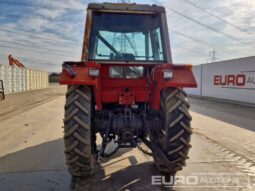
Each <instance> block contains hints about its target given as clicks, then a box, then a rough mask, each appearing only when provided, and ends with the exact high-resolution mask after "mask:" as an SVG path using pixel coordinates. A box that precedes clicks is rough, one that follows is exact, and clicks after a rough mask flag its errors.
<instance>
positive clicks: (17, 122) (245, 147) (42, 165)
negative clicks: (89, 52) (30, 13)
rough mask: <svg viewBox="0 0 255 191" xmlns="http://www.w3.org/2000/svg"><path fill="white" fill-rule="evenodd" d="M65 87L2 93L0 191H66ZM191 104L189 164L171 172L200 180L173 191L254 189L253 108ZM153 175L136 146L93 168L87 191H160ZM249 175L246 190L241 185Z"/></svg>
mask: <svg viewBox="0 0 255 191" xmlns="http://www.w3.org/2000/svg"><path fill="white" fill-rule="evenodd" d="M64 92H65V87H59V86H52V87H51V88H49V89H46V90H39V91H32V92H30V93H29V92H24V93H19V94H13V95H7V99H6V101H5V102H2V103H0V130H1V134H0V140H1V142H0V143H1V144H0V191H69V190H70V189H69V186H70V176H69V174H68V172H67V168H66V165H65V159H64V154H63V150H64V147H63V140H62V137H63V129H62V128H61V127H62V126H63V124H62V123H63V122H62V119H63V105H64V101H65V98H64ZM190 101H191V105H192V107H191V114H192V116H193V121H192V126H193V131H194V134H193V136H192V145H193V147H192V149H191V151H190V159H189V160H188V161H187V166H186V167H185V168H184V170H183V171H181V172H179V173H178V174H177V176H183V175H184V176H186V177H190V176H194V175H195V176H197V177H200V178H201V177H202V178H203V179H200V180H204V181H201V182H199V184H198V185H196V186H194V185H193V186H192V187H179V186H176V187H175V190H176V191H182V190H188V191H190V190H191V191H200V190H201V191H202V190H205V191H207V190H209V191H214V190H217V191H220V190H224V191H225V190H238V191H239V190H240V191H241V190H250V191H252V190H255V186H254V185H252V184H253V183H254V182H253V181H254V176H255V145H254V140H255V108H249V107H245V106H237V105H233V104H227V103H220V102H216V101H209V100H200V99H196V98H191V99H190ZM110 149H112V148H110ZM198 173H199V174H198ZM216 173H221V174H220V175H222V173H231V174H225V176H228V177H229V176H230V177H232V178H236V180H237V179H238V180H239V181H240V182H239V183H238V182H235V183H233V184H231V186H235V187H222V184H212V183H210V182H208V181H209V180H211V179H209V178H212V177H218V176H219V174H216ZM237 173H241V174H237ZM152 175H159V174H158V173H157V171H156V168H155V166H154V165H153V163H152V159H151V158H150V157H149V156H147V155H144V154H143V153H141V152H140V151H138V150H137V149H131V150H127V151H124V150H121V151H120V152H119V153H117V154H116V155H115V156H113V157H112V158H111V159H104V160H103V162H102V164H101V166H98V167H97V168H96V175H95V176H94V178H93V179H91V180H90V189H89V190H92V191H117V190H120V191H128V190H130V191H145V190H146V191H147V190H148V191H154V190H161V188H160V187H158V186H153V185H151V176H152ZM180 178H181V177H180ZM206 178H207V179H206ZM248 179H249V180H250V187H247V184H248V183H247V181H248ZM206 180H207V182H206ZM212 185H213V186H218V187H212ZM229 185H230V184H229ZM189 186H190V185H189ZM205 186H207V187H205ZM208 186H210V187H208ZM238 186H239V187H238ZM84 191H85V190H84Z"/></svg>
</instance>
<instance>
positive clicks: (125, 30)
mask: <svg viewBox="0 0 255 191" xmlns="http://www.w3.org/2000/svg"><path fill="white" fill-rule="evenodd" d="M191 68H192V67H191V66H190V65H173V64H172V58H171V50H170V43H169V35H168V28H167V20H166V12H165V8H163V7H160V6H156V5H152V6H150V5H137V4H110V3H103V4H96V3H95V4H89V5H88V9H87V18H86V29H85V35H84V43H83V51H82V61H81V62H64V64H63V71H62V74H61V78H60V83H61V84H64V85H68V91H67V94H66V104H65V119H64V133H65V135H64V139H65V155H66V160H67V165H68V167H69V172H70V173H71V175H72V176H73V177H86V176H89V175H91V174H93V164H94V162H93V161H94V159H95V158H96V160H97V161H100V159H101V158H102V157H109V156H111V155H113V154H114V153H115V152H117V151H118V150H119V149H121V148H135V147H139V148H140V144H141V143H142V142H143V143H144V144H145V145H147V147H148V148H149V149H150V150H151V151H152V152H151V154H152V157H153V159H154V162H155V164H156V166H157V167H158V169H159V171H160V172H164V173H169V174H171V175H174V174H175V173H176V172H177V171H178V170H181V169H182V167H183V166H184V165H185V160H186V159H187V158H188V151H189V148H190V147H191V145H190V137H191V133H192V131H191V127H190V121H191V116H190V114H189V107H190V105H189V103H188V101H187V98H186V97H187V95H186V93H185V92H184V91H183V88H184V87H196V81H195V79H194V76H193V73H192V70H191ZM96 135H100V136H101V138H102V145H101V147H100V149H99V148H98V146H97V143H96ZM110 142H114V143H116V145H117V146H116V149H115V150H114V151H113V152H112V153H106V152H105V150H106V147H107V145H108V143H110ZM140 149H141V148H140Z"/></svg>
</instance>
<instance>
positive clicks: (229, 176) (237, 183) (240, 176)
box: [151, 173, 255, 189]
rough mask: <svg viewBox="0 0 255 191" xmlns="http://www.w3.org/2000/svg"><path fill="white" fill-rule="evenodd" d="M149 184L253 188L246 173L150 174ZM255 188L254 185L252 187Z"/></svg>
mask: <svg viewBox="0 0 255 191" xmlns="http://www.w3.org/2000/svg"><path fill="white" fill-rule="evenodd" d="M151 184H152V185H155V186H159V185H161V186H162V185H164V186H165V187H175V188H177V187H186V188H191V187H194V188H196V187H197V188H214V187H215V188H223V187H224V188H233V189H234V188H253V186H255V185H252V183H251V179H250V176H249V175H248V174H246V173H192V174H190V175H188V176H171V177H165V176H152V177H151ZM254 189H255V187H254Z"/></svg>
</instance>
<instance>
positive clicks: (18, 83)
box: [0, 65, 49, 93]
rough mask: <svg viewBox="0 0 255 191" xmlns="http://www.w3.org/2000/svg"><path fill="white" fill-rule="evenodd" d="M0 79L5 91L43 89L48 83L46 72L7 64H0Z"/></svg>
mask: <svg viewBox="0 0 255 191" xmlns="http://www.w3.org/2000/svg"><path fill="white" fill-rule="evenodd" d="M0 80H3V82H4V89H5V93H15V92H22V91H29V90H36V89H43V88H47V87H48V85H49V76H48V73H47V72H43V71H39V70H32V69H27V68H20V67H16V66H9V65H0Z"/></svg>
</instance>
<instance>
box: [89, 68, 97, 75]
mask: <svg viewBox="0 0 255 191" xmlns="http://www.w3.org/2000/svg"><path fill="white" fill-rule="evenodd" d="M89 76H90V77H98V76H99V70H98V69H89Z"/></svg>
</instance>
